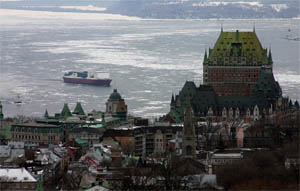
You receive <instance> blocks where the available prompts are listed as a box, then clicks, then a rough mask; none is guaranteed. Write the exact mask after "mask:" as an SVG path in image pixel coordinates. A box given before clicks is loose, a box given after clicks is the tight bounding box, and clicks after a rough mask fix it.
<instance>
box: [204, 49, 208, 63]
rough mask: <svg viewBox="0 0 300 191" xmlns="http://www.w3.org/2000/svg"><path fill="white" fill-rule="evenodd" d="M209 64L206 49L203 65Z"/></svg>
mask: <svg viewBox="0 0 300 191" xmlns="http://www.w3.org/2000/svg"><path fill="white" fill-rule="evenodd" d="M206 62H207V52H206V49H205V53H204V60H203V63H206Z"/></svg>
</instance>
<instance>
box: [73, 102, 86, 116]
mask: <svg viewBox="0 0 300 191" xmlns="http://www.w3.org/2000/svg"><path fill="white" fill-rule="evenodd" d="M73 113H74V114H77V115H85V113H84V111H83V109H82V106H81V103H80V102H77V104H76V107H75V109H74V112H73Z"/></svg>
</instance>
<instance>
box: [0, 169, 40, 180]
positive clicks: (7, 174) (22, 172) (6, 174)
mask: <svg viewBox="0 0 300 191" xmlns="http://www.w3.org/2000/svg"><path fill="white" fill-rule="evenodd" d="M0 180H1V182H37V180H36V179H35V178H34V177H33V176H32V175H31V174H30V173H29V172H28V171H27V170H26V169H25V168H0Z"/></svg>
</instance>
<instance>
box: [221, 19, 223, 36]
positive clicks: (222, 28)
mask: <svg viewBox="0 0 300 191" xmlns="http://www.w3.org/2000/svg"><path fill="white" fill-rule="evenodd" d="M222 32H223V21H222V22H221V33H222Z"/></svg>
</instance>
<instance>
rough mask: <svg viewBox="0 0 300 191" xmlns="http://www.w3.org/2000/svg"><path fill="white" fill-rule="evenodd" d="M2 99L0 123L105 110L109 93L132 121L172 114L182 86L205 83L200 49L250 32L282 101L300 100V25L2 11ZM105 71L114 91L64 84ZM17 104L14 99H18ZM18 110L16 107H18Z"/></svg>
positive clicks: (295, 22) (298, 22)
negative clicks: (224, 35) (224, 36)
mask: <svg viewBox="0 0 300 191" xmlns="http://www.w3.org/2000/svg"><path fill="white" fill-rule="evenodd" d="M0 18H1V21H0V23H1V27H0V42H1V44H0V50H1V52H0V54H1V64H0V100H1V101H2V104H3V107H4V108H3V110H4V114H5V116H15V115H26V116H42V115H43V113H44V111H45V109H47V110H48V112H49V113H50V115H53V114H54V113H57V112H60V111H61V110H62V107H63V104H64V103H69V106H70V109H71V110H73V109H74V107H75V104H76V102H77V101H80V102H81V103H82V105H83V108H84V110H85V111H86V112H90V111H92V110H93V109H95V110H100V111H104V110H105V102H106V101H107V99H108V97H109V95H110V94H111V93H112V92H113V89H115V88H117V89H118V92H120V94H121V95H122V97H123V98H124V99H125V102H126V104H127V105H128V110H129V113H130V114H133V115H137V116H143V117H151V116H159V115H163V114H165V113H167V112H168V111H169V104H170V100H171V95H172V93H178V92H179V90H180V89H181V88H182V86H183V85H184V83H185V81H186V80H193V81H195V83H196V84H197V85H199V84H200V83H202V60H203V56H204V51H205V49H208V48H209V47H213V45H214V43H215V42H216V40H217V38H218V35H219V34H220V28H221V25H223V28H224V31H235V30H239V31H253V27H254V26H255V31H256V33H257V35H258V37H259V39H260V41H261V43H262V46H263V47H264V48H269V47H271V50H272V56H273V61H274V66H273V71H274V75H275V78H276V80H277V81H279V83H280V85H281V87H282V90H283V94H284V95H285V96H289V97H290V98H292V99H294V100H295V99H298V100H299V99H300V97H299V93H300V90H299V89H300V66H299V64H300V58H299V42H300V41H293V40H287V39H285V37H286V36H288V37H289V38H294V37H299V36H300V31H299V30H300V29H299V28H300V27H299V26H300V20H299V19H289V20H286V19H275V20H274V19H273V20H230V19H227V20H143V19H139V18H131V17H123V16H118V15H101V14H89V13H51V12H42V11H16V10H4V9H2V10H0ZM70 70H73V71H74V70H75V71H105V72H109V73H110V76H111V78H112V79H113V81H112V84H111V85H112V86H111V87H95V86H87V85H73V84H65V83H63V81H62V76H63V74H64V73H65V72H66V71H70ZM18 97H19V98H18ZM19 99H20V100H21V101H22V104H15V103H14V102H15V101H18V100H19Z"/></svg>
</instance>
